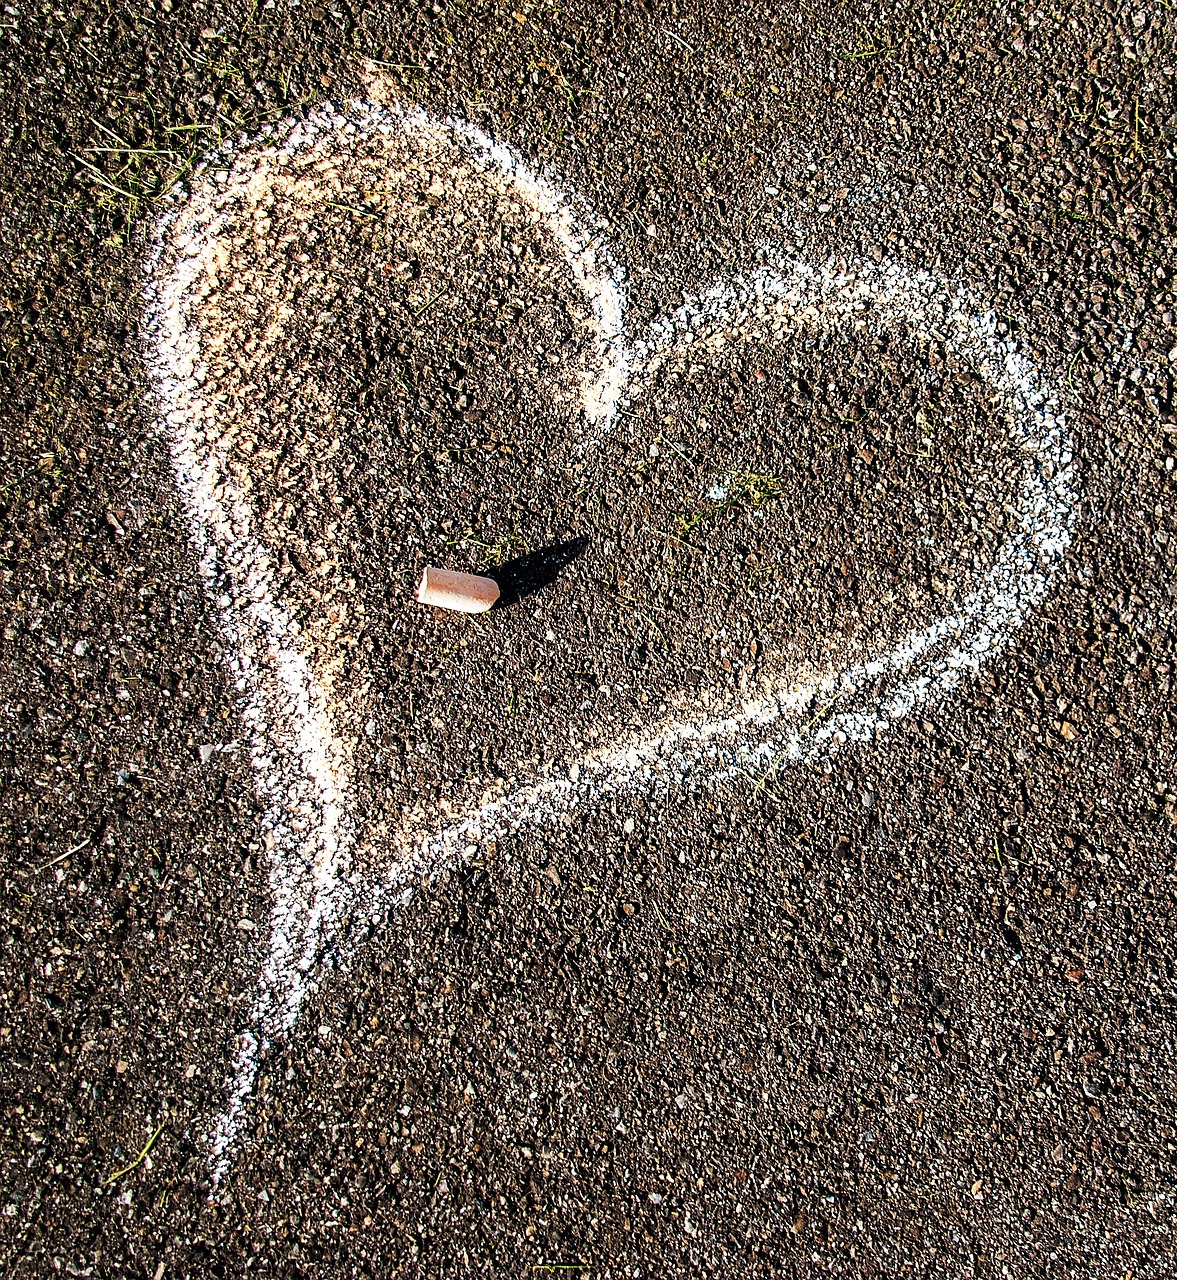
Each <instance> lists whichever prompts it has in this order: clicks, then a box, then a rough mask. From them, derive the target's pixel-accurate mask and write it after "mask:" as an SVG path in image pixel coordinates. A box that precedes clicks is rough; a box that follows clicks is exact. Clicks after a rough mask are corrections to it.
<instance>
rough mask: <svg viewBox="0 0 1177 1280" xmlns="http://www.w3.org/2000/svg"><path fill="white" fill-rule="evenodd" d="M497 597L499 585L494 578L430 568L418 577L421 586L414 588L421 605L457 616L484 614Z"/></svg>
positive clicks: (427, 567)
mask: <svg viewBox="0 0 1177 1280" xmlns="http://www.w3.org/2000/svg"><path fill="white" fill-rule="evenodd" d="M498 598H499V584H498V583H497V582H496V581H495V580H494V579H493V578H480V577H479V576H478V575H477V574H476V573H456V572H455V571H454V570H453V569H434V568H431V567H429V566H426V569H425V572H424V573H423V574H422V575H421V585H420V586H419V587H418V588H417V599H418V600H419V601H420V602H421V604H431V605H434V606H436V607H437V608H438V609H455V610H457V612H458V613H485V612H486V611H487V609H489V608H490V607H491V605H492V604H494V602H495V601H496V600H497V599H498Z"/></svg>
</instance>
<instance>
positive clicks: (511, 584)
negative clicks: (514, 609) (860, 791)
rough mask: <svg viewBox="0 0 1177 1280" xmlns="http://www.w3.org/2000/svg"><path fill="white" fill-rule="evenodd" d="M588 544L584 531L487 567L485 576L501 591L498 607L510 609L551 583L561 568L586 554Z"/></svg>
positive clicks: (496, 606)
mask: <svg viewBox="0 0 1177 1280" xmlns="http://www.w3.org/2000/svg"><path fill="white" fill-rule="evenodd" d="M588 547H589V538H588V537H587V536H586V535H585V534H581V535H580V536H579V537H577V538H572V539H570V540H569V541H568V542H557V543H556V544H555V545H554V546H551V547H543V548H541V549H540V550H539V551H532V552H529V553H528V554H527V555H525V556H518V557H517V558H516V559H514V560H508V561H507V563H506V564H501V565H499V566H498V568H496V569H487V570H486V571H485V572H486V576H487V577H488V578H493V579H494V580H495V581H496V582H497V583H498V584H499V592H500V594H499V599H498V603H497V604H496V605H495V608H496V609H509V608H510V607H511V606H512V605H514V604H518V603H519V601H520V600H524V599H526V598H527V597H528V596H531V595H534V594H535V593H536V592H537V591H542V590H543V588H544V587H550V586H551V585H552V583H553V582H555V581H556V579H557V577H559V574H560V570H561V569H563V568H564V566H565V565H568V564H571V563H572V561H573V560H576V559H577V558H579V557H580V556H582V555H584V553H585V552H586V551H587V550H588Z"/></svg>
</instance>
